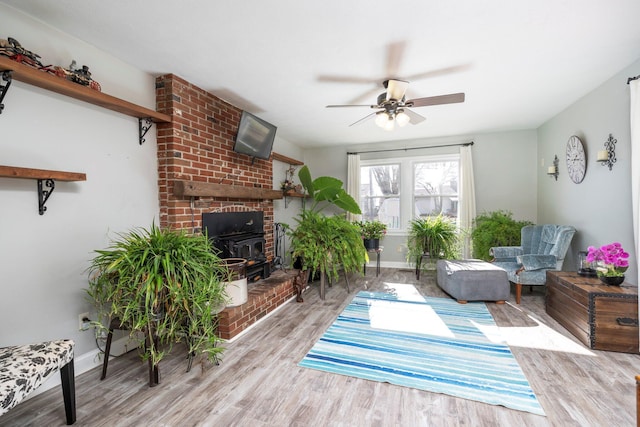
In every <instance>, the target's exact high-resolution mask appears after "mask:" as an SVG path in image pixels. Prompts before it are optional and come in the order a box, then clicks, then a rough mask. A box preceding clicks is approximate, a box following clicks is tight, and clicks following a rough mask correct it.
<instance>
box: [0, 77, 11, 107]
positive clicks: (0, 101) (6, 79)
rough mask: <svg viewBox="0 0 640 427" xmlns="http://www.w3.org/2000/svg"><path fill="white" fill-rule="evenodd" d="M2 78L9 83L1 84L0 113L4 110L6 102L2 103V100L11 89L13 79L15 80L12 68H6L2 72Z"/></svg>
mask: <svg viewBox="0 0 640 427" xmlns="http://www.w3.org/2000/svg"><path fill="white" fill-rule="evenodd" d="M2 80H3V81H5V82H7V83H6V84H4V85H2V84H0V114H2V110H4V104H3V103H2V101H3V100H4V96H5V95H6V94H7V91H8V90H9V86H11V81H12V80H13V78H12V77H11V71H10V70H5V71H3V72H2Z"/></svg>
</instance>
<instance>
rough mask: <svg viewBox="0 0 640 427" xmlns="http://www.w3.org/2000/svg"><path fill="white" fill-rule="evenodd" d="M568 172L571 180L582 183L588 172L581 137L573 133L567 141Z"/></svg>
mask: <svg viewBox="0 0 640 427" xmlns="http://www.w3.org/2000/svg"><path fill="white" fill-rule="evenodd" d="M567 172H568V174H569V178H571V181H573V182H575V183H576V184H580V183H581V182H582V180H583V179H584V174H585V173H586V172H587V159H586V154H585V152H584V146H583V145H582V141H580V138H578V137H577V136H575V135H573V136H572V137H571V138H569V141H567Z"/></svg>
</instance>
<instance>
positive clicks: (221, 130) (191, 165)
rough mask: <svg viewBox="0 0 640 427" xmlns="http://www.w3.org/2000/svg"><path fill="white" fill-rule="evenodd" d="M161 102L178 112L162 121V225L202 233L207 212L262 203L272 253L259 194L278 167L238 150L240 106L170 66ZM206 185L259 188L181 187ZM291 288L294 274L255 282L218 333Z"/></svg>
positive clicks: (268, 250)
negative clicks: (193, 191) (213, 189)
mask: <svg viewBox="0 0 640 427" xmlns="http://www.w3.org/2000/svg"><path fill="white" fill-rule="evenodd" d="M156 104H157V105H156V109H157V110H158V111H159V112H162V113H165V114H169V115H171V116H172V118H173V120H172V122H171V123H160V124H157V143H158V185H159V197H160V226H161V227H171V228H173V229H186V230H189V231H190V232H193V233H200V232H201V230H202V214H203V213H209V212H214V211H220V212H243V211H247V210H255V211H261V212H263V215H264V216H263V218H264V238H265V248H264V253H265V255H266V257H267V260H268V261H272V260H273V257H274V238H273V222H274V221H273V199H270V198H261V197H262V196H261V195H262V194H266V193H267V192H268V191H270V190H272V188H273V167H272V162H271V160H261V159H255V160H252V159H251V158H250V157H248V156H245V155H242V154H238V153H235V152H234V151H233V143H234V137H235V134H236V131H237V129H238V124H239V121H240V115H241V113H242V110H240V109H239V108H237V107H234V106H233V105H231V104H229V103H227V102H225V101H223V100H221V99H219V98H217V97H216V96H214V95H212V94H210V93H208V92H206V91H204V90H202V89H200V88H198V87H197V86H195V85H193V84H191V83H189V82H187V81H186V80H184V79H181V78H180V77H177V76H175V75H173V74H167V75H164V76H160V77H158V78H157V79H156ZM207 185H208V186H209V187H211V186H216V188H219V187H222V188H224V186H229V188H230V189H236V190H237V189H244V190H249V191H248V193H249V194H255V195H256V196H255V197H252V196H249V197H246V196H243V198H234V196H233V194H234V191H229V192H227V193H226V194H231V196H228V195H225V196H224V197H221V196H219V195H218V193H216V194H213V193H212V194H208V193H207V192H206V191H204V192H203V193H199V195H198V196H189V195H185V194H186V193H185V192H184V191H183V190H184V188H185V187H188V188H193V187H198V188H209V187H206V186H207ZM235 193H236V194H240V193H241V192H240V191H235ZM242 193H245V191H242ZM293 295H295V292H294V288H293V278H292V277H290V276H287V275H283V274H274V276H273V277H271V278H269V279H267V280H265V281H263V282H258V283H255V284H253V283H252V284H250V285H249V301H248V302H247V303H246V304H243V305H241V306H238V307H233V308H228V309H226V310H224V312H223V313H221V316H220V327H219V330H220V334H221V337H222V338H225V339H230V338H233V337H234V336H236V335H237V334H239V333H240V332H242V331H243V330H244V329H246V328H247V327H248V326H250V325H251V324H252V323H254V322H255V321H256V320H258V319H260V318H261V317H264V316H265V315H266V314H267V313H269V312H270V311H272V310H273V309H275V308H276V307H277V306H278V305H280V304H282V303H284V302H286V301H287V300H288V299H289V298H291V297H292V296H293Z"/></svg>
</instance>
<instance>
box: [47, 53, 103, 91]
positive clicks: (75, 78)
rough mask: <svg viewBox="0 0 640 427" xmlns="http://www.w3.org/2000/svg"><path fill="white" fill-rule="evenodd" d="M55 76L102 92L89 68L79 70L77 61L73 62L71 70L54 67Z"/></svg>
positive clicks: (84, 66)
mask: <svg viewBox="0 0 640 427" xmlns="http://www.w3.org/2000/svg"><path fill="white" fill-rule="evenodd" d="M53 74H55V75H56V76H58V77H61V78H63V79H67V80H69V81H70V82H74V83H78V84H80V85H82V86H88V87H90V88H91V89H93V90H97V91H98V92H102V87H101V86H100V83H98V82H97V81H95V80H93V79H92V78H91V72H90V71H89V67H87V66H86V65H83V66H82V68H78V66H77V65H76V61H75V59H74V60H73V61H71V64H70V65H69V68H62V67H57V66H56V67H53Z"/></svg>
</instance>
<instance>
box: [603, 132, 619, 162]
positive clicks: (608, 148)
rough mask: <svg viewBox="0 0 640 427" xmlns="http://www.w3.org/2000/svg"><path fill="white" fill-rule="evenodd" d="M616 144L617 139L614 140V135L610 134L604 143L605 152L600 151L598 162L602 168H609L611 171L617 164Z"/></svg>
mask: <svg viewBox="0 0 640 427" xmlns="http://www.w3.org/2000/svg"><path fill="white" fill-rule="evenodd" d="M616 142H618V140H617V139H614V138H613V135H611V134H609V139H607V140H606V141H605V143H604V148H605V150H600V151H598V162H600V164H601V165H602V166H609V170H611V168H613V164H614V163H615V162H616V160H617V159H616Z"/></svg>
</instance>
